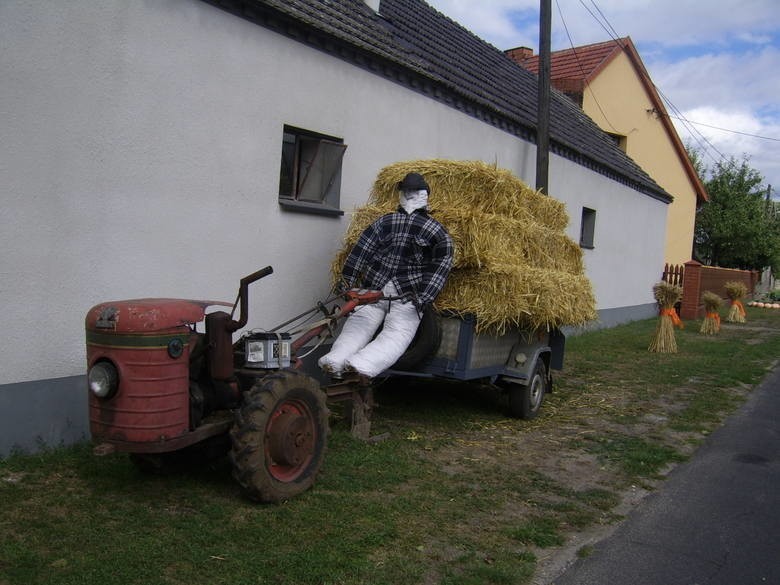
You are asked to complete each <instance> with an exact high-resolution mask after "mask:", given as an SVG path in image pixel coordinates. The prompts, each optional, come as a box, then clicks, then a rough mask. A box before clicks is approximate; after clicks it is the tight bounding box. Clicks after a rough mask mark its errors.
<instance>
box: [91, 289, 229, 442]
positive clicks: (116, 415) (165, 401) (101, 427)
mask: <svg viewBox="0 0 780 585" xmlns="http://www.w3.org/2000/svg"><path fill="white" fill-rule="evenodd" d="M214 304H221V305H226V306H230V305H229V304H227V303H215V302H211V301H191V300H179V299H139V300H127V301H117V302H108V303H101V304H99V305H96V306H95V307H93V308H92V309H91V310H90V311H89V312H88V313H87V317H86V338H87V367H88V382H89V389H90V392H89V419H90V430H91V433H92V437H93V439H95V440H97V441H100V442H102V443H108V444H110V445H112V446H113V447H114V448H116V449H118V450H121V451H130V452H136V453H144V452H148V453H152V452H165V451H170V450H175V449H179V448H182V447H184V446H187V445H189V444H192V443H194V442H197V441H198V440H201V439H202V438H204V437H203V435H202V434H199V433H193V432H192V431H195V430H196V429H198V427H200V426H201V424H202V422H203V421H204V419H205V418H206V417H208V415H209V414H210V413H212V412H215V411H218V410H223V409H228V408H234V407H235V406H236V405H237V404H238V403H239V401H240V389H239V387H238V383H237V382H236V380H235V377H234V375H233V374H234V370H233V353H232V350H233V347H232V335H231V334H232V329H231V323H232V321H231V319H230V315H228V314H227V313H225V312H223V311H217V312H214V313H211V314H209V315H205V309H206V307H208V306H210V305H214ZM204 317H205V320H206V333H205V334H204V333H198V332H196V331H195V329H194V327H193V324H194V323H197V322H199V321H202V320H203V319H204Z"/></svg>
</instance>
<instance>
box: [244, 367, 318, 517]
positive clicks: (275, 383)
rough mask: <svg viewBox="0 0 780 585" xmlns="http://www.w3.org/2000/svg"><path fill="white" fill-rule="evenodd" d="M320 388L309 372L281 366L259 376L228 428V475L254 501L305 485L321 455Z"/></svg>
mask: <svg viewBox="0 0 780 585" xmlns="http://www.w3.org/2000/svg"><path fill="white" fill-rule="evenodd" d="M328 414H329V413H328V408H327V406H326V404H325V393H324V392H322V391H321V390H320V387H319V384H318V383H317V382H316V381H315V380H314V379H312V378H310V377H308V376H306V375H304V374H300V373H298V372H295V371H291V370H283V371H279V372H276V373H274V374H270V375H268V376H266V377H265V378H263V379H261V380H258V381H257V382H256V383H255V385H254V386H253V387H252V389H251V390H249V392H247V393H246V394H245V395H244V403H243V405H242V407H241V409H240V410H239V412H238V415H237V416H236V421H235V423H234V424H233V428H232V430H231V432H230V436H231V439H232V442H233V447H232V449H231V452H230V459H231V461H232V463H233V477H235V479H236V481H238V483H239V484H240V485H241V487H242V488H243V490H244V492H245V493H246V495H247V496H248V497H249V498H250V499H252V500H256V501H259V502H280V501H283V500H287V499H290V498H292V497H294V496H297V495H298V494H300V493H302V492H304V491H306V490H307V489H309V487H311V485H312V484H313V483H314V480H315V478H316V477H317V473H318V472H319V470H320V467H321V466H322V462H323V460H324V458H325V450H326V444H327V437H328V432H329V429H328Z"/></svg>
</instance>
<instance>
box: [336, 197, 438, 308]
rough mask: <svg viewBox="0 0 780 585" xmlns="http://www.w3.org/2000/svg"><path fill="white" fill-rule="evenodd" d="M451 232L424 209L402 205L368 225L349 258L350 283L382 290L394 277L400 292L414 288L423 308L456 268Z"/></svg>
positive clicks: (346, 274) (346, 270) (347, 275)
mask: <svg viewBox="0 0 780 585" xmlns="http://www.w3.org/2000/svg"><path fill="white" fill-rule="evenodd" d="M452 253H453V245H452V238H451V237H450V235H449V234H448V233H447V230H446V229H444V226H443V225H441V224H440V223H439V222H438V221H436V220H435V219H433V218H432V217H431V216H429V215H428V213H427V212H426V211H425V210H424V209H418V210H415V211H413V212H412V213H411V214H409V213H406V211H405V210H404V209H403V208H400V207H399V208H398V210H397V211H395V212H392V213H387V214H385V215H383V216H382V217H380V218H379V219H377V220H376V221H375V222H374V223H372V224H371V225H370V226H368V227H367V228H366V229H365V230H364V231H363V233H362V234H361V235H360V238H359V239H358V241H357V243H356V244H355V247H354V248H352V251H351V252H350V253H349V256H348V257H347V260H346V261H345V262H344V269H343V270H342V275H343V277H344V280H345V281H346V283H347V285H349V286H350V287H364V288H371V289H376V290H381V289H382V287H384V285H385V284H387V283H388V282H390V281H391V280H392V281H393V284H395V286H396V288H397V289H398V291H399V292H400V293H402V294H403V293H411V294H412V295H413V298H414V299H415V304H416V305H417V306H418V307H419V308H421V309H422V308H423V307H425V306H427V305H429V304H430V303H432V302H433V300H434V299H435V298H436V296H437V295H438V294H439V293H440V292H441V290H442V289H443V288H444V285H445V283H446V282H447V276H449V273H450V269H451V268H452Z"/></svg>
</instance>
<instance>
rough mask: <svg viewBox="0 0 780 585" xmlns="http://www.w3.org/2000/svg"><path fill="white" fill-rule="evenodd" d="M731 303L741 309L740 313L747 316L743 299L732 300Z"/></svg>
mask: <svg viewBox="0 0 780 585" xmlns="http://www.w3.org/2000/svg"><path fill="white" fill-rule="evenodd" d="M731 304H732V305H733V306H734V307H737V308H738V309H739V314H740V315H742V316H743V317H744V316H745V314H746V313H745V305H743V304H742V301H740V300H736V301H731Z"/></svg>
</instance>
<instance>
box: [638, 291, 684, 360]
mask: <svg viewBox="0 0 780 585" xmlns="http://www.w3.org/2000/svg"><path fill="white" fill-rule="evenodd" d="M653 296H654V297H655V300H656V301H657V302H658V306H659V307H660V317H659V319H658V327H656V330H655V335H654V336H653V340H652V341H651V342H650V347H648V348H647V349H648V351H652V352H655V353H677V339H675V337H674V327H675V326H677V327H680V328H682V327H683V323H682V321H680V317H679V316H678V315H677V311H675V309H674V305H675V304H676V303H677V301H679V300H680V297H682V289H681V288H680V287H679V286H676V285H674V284H669V283H668V282H659V283H658V284H656V285H655V286H654V287H653Z"/></svg>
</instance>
